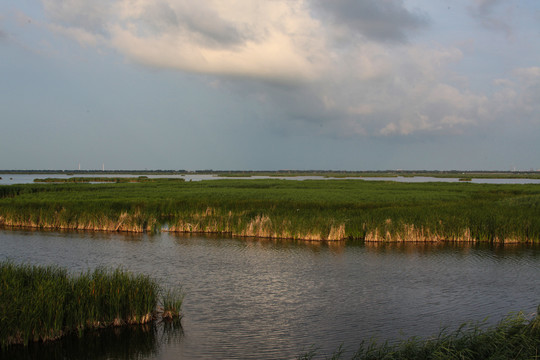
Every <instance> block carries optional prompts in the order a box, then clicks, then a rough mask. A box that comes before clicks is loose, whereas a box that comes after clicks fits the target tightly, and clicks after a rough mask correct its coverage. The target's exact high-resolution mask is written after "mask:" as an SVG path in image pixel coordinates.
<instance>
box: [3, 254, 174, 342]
mask: <svg viewBox="0 0 540 360" xmlns="http://www.w3.org/2000/svg"><path fill="white" fill-rule="evenodd" d="M162 291H163V290H161V289H160V286H159V285H158V284H157V283H156V281H154V280H152V279H150V278H149V277H148V276H145V275H134V274H131V273H128V272H127V271H124V270H121V269H116V270H106V269H96V270H94V271H88V272H85V273H83V274H80V275H79V276H75V277H74V276H70V275H68V273H67V271H66V270H65V269H62V268H59V267H56V266H47V267H43V266H31V265H16V264H13V263H11V262H2V263H0V320H1V324H0V325H1V326H0V344H1V345H2V347H6V346H8V345H10V344H24V345H27V344H28V343H29V342H31V341H38V340H41V341H47V340H54V339H57V338H59V337H61V336H63V335H64V334H65V333H67V332H72V331H79V332H82V331H83V330H84V329H88V328H99V327H107V326H119V325H124V324H143V323H147V322H149V321H152V320H154V319H155V318H156V316H157V315H158V314H157V305H158V303H159V301H162V300H161V299H160V298H159V294H160V292H162ZM165 298H166V299H167V301H168V302H170V303H172V304H174V305H175V306H176V308H175V312H174V313H173V314H167V317H172V318H175V317H179V316H180V306H181V305H182V296H181V293H179V292H171V291H168V292H167V293H166V296H165Z"/></svg>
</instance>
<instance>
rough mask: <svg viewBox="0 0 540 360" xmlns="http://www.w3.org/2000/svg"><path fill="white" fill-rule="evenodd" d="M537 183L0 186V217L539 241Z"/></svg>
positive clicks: (266, 233) (240, 231)
mask: <svg viewBox="0 0 540 360" xmlns="http://www.w3.org/2000/svg"><path fill="white" fill-rule="evenodd" d="M539 218H540V186H539V185H534V184H533V185H515V184H511V185H493V184H471V183H463V182H462V183H397V182H391V181H388V182H384V181H372V182H370V181H359V180H313V181H312V180H310V181H288V180H276V179H271V180H253V179H252V180H238V179H235V180H212V181H198V182H170V181H167V180H159V181H155V182H148V183H133V184H123V183H119V184H70V183H66V184H26V185H15V186H0V225H2V224H3V225H5V226H31V227H36V228H52V229H78V230H107V231H137V232H143V231H160V230H161V229H162V228H166V229H168V231H178V232H207V233H225V234H232V235H237V236H257V237H271V238H293V239H308V240H309V239H311V240H341V239H363V240H365V241H417V242H420V241H440V240H446V241H471V242H472V241H483V242H539V241H540V221H538V219H539Z"/></svg>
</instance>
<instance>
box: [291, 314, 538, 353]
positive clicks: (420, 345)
mask: <svg viewBox="0 0 540 360" xmlns="http://www.w3.org/2000/svg"><path fill="white" fill-rule="evenodd" d="M344 352H345V351H344V348H343V347H342V346H340V347H339V349H337V350H336V351H335V352H334V353H333V354H332V355H331V357H329V358H330V359H342V358H343V354H344ZM315 356H317V351H316V350H313V349H312V350H311V351H308V352H306V353H304V354H302V355H300V356H299V357H298V359H302V360H308V359H313V358H314V357H315ZM539 357H540V306H539V307H538V313H537V314H536V317H535V318H533V319H528V318H527V317H526V316H525V315H524V314H523V313H517V314H514V315H509V316H507V317H506V318H504V319H503V320H501V321H500V322H499V323H498V324H497V325H496V326H494V327H490V328H487V329H485V327H483V326H481V324H478V323H466V324H463V325H461V326H460V327H459V328H458V329H457V330H456V331H454V332H448V331H446V330H442V331H441V332H440V333H439V334H437V335H436V336H434V337H433V338H430V339H420V338H417V337H413V338H410V339H408V340H404V341H401V342H398V343H396V344H389V343H388V342H385V343H378V342H377V341H369V342H366V341H364V342H362V343H361V344H360V346H359V348H358V350H357V351H356V352H355V353H354V354H353V355H352V357H351V359H355V360H377V359H418V360H424V359H425V360H431V359H462V360H484V359H516V360H519V359H523V360H525V359H527V360H529V359H538V358H539Z"/></svg>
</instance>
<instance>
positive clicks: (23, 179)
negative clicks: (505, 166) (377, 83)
mask: <svg viewBox="0 0 540 360" xmlns="http://www.w3.org/2000/svg"><path fill="white" fill-rule="evenodd" d="M138 176H139V175H130V174H103V175H100V174H77V175H73V174H69V173H66V174H1V173H0V178H1V179H0V185H14V184H30V183H33V182H34V179H45V178H56V179H68V178H71V177H138ZM147 176H148V177H149V178H181V179H185V180H186V181H205V180H220V179H241V180H250V179H251V180H254V179H281V180H297V181H301V180H345V179H348V180H359V181H362V180H364V181H396V182H415V183H418V182H459V179H458V178H439V177H429V176H397V177H364V178H361V177H348V178H331V177H324V176H251V177H240V178H234V177H220V176H216V175H206V174H186V175H147ZM464 176H466V175H464ZM470 182H471V183H475V184H540V179H472V180H471V181H470Z"/></svg>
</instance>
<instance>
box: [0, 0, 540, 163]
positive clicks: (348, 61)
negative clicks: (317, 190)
mask: <svg viewBox="0 0 540 360" xmlns="http://www.w3.org/2000/svg"><path fill="white" fill-rule="evenodd" d="M539 137H540V2H539V1H538V0H445V1H440V0H376V1H375V0H228V1H222V0H201V1H192V0H41V1H40V0H6V1H2V2H0V169H17V170H23V169H65V170H71V169H78V168H79V166H80V168H81V169H83V170H94V169H102V168H103V167H104V168H105V169H106V170H112V169H117V170H144V169H148V170H158V169H163V170H165V169H167V170H179V169H183V170H202V169H214V170H282V169H297V170H310V169H317V170H397V169H403V170H530V169H535V170H536V169H540V141H539V140H538V138H539Z"/></svg>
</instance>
